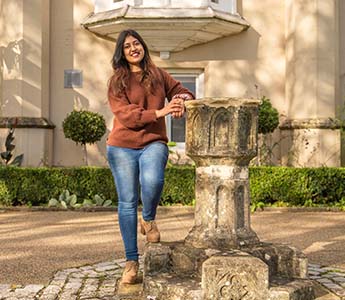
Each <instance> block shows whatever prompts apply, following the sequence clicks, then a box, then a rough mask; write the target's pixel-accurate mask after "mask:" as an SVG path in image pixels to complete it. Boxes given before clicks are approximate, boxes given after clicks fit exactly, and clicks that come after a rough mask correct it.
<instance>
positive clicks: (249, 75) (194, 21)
mask: <svg viewBox="0 0 345 300" xmlns="http://www.w3.org/2000/svg"><path fill="white" fill-rule="evenodd" d="M0 24H1V26H0V59H1V64H0V66H1V68H0V127H1V128H0V141H1V147H2V148H1V151H3V150H4V147H3V144H4V141H5V137H6V134H7V129H6V128H5V127H6V126H7V125H8V123H9V122H11V120H12V119H11V118H12V117H19V123H18V128H17V129H16V131H15V144H16V154H20V153H24V165H26V166H42V165H53V166H74V165H83V164H84V162H83V154H82V153H83V152H82V148H81V147H80V146H77V145H76V144H75V143H74V142H73V141H71V140H67V139H66V138H65V137H64V134H63V131H62V121H63V120H64V118H65V117H66V115H67V114H68V113H69V112H71V111H72V110H73V108H74V107H77V108H83V109H88V110H91V111H95V112H99V113H101V114H102V115H104V117H105V118H106V121H107V126H108V130H110V129H111V125H112V113H111V112H110V110H109V108H108V104H107V99H106V89H107V80H108V78H109V76H110V75H111V72H112V70H111V65H110V60H111V57H112V54H113V50H114V46H115V39H116V36H117V33H118V32H119V31H121V30H122V29H125V28H129V27H130V28H133V29H136V30H137V31H138V32H139V33H141V34H142V35H143V37H144V39H145V40H146V41H147V43H148V45H149V47H150V49H151V55H152V57H153V59H154V61H155V63H156V64H157V65H158V66H160V67H163V68H165V69H167V70H168V71H169V72H171V73H172V74H173V75H174V76H175V77H176V78H177V79H179V80H181V81H182V82H183V83H184V84H186V85H187V86H188V87H189V88H191V89H193V90H194V91H195V93H196V95H197V97H198V98H202V97H222V96H226V97H228V96H235V97H254V98H255V97H261V96H266V97H268V98H270V99H271V102H272V103H273V105H274V106H275V107H276V108H277V109H278V110H279V113H280V129H278V130H276V132H275V133H274V135H273V137H272V138H271V139H270V140H271V143H272V144H271V147H272V148H273V152H274V157H273V160H274V161H275V162H276V163H277V164H279V163H281V164H283V165H294V166H341V165H343V164H344V163H343V157H344V155H342V152H343V150H342V149H343V147H342V136H341V131H340V129H339V128H338V127H337V124H336V122H334V119H336V118H341V117H342V115H343V107H344V103H343V102H344V101H343V99H344V96H345V80H344V74H345V32H344V31H345V3H344V1H342V0H283V1H277V0H262V1H252V0H194V1H188V0H123V1H117V0H95V1H91V0H0ZM167 123H168V128H169V135H170V137H171V139H172V140H174V141H177V142H179V146H178V147H179V149H183V140H184V129H183V126H184V124H183V123H181V122H176V121H174V120H170V119H168V120H167ZM105 140H106V136H104V138H103V139H102V141H100V142H99V143H97V144H95V145H91V146H88V153H89V164H90V165H106V158H105Z"/></svg>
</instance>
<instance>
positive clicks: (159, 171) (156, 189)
mask: <svg viewBox="0 0 345 300" xmlns="http://www.w3.org/2000/svg"><path fill="white" fill-rule="evenodd" d="M168 156H169V149H168V146H167V145H166V144H163V143H159V142H155V143H152V144H150V145H148V146H146V147H145V148H144V149H143V151H142V153H141V155H140V158H139V181H140V185H141V201H142V203H143V211H142V217H143V219H144V221H153V220H154V219H155V217H156V210H157V206H158V203H159V200H160V198H161V194H162V191H163V185H164V171H165V166H166V164H167V161H168Z"/></svg>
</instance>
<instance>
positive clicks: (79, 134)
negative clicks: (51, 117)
mask: <svg viewBox="0 0 345 300" xmlns="http://www.w3.org/2000/svg"><path fill="white" fill-rule="evenodd" d="M62 128H63V132H64V134H65V137H66V138H68V139H71V140H72V141H74V142H75V143H76V144H81V145H82V146H83V147H84V154H85V161H86V164H88V162H87V149H86V144H94V143H96V142H98V141H100V140H101V138H102V136H103V135H104V134H105V132H106V129H107V127H106V124H105V120H104V117H103V116H102V115H100V114H98V113H94V112H91V111H87V110H79V111H78V110H74V111H72V112H71V113H70V114H68V115H67V117H66V118H65V119H64V121H63V123H62Z"/></svg>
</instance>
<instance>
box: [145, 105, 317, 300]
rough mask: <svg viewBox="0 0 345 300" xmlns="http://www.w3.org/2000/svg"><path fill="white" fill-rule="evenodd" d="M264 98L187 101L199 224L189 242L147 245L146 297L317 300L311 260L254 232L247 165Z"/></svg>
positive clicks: (188, 143) (159, 299)
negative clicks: (310, 268) (312, 279)
mask: <svg viewBox="0 0 345 300" xmlns="http://www.w3.org/2000/svg"><path fill="white" fill-rule="evenodd" d="M259 104H260V101H259V100H255V99H242V98H207V99H201V100H193V101H188V102H186V107H187V126H186V152H187V155H188V156H190V157H191V158H192V159H193V160H194V162H195V164H196V183H195V197H196V206H195V216H194V226H193V228H192V229H191V230H190V232H189V234H188V235H187V237H186V238H185V240H184V241H177V242H173V243H164V242H162V243H159V244H147V245H146V248H145V255H144V278H143V284H144V294H145V295H150V296H152V297H153V298H154V299H156V300H290V299H291V300H312V299H315V296H314V290H313V283H312V282H311V281H309V280H308V274H307V265H308V263H307V259H306V257H305V255H303V253H301V252H300V251H298V250H297V249H295V248H293V247H289V246H287V245H281V244H272V243H264V242H261V241H260V240H259V238H258V237H257V235H256V233H255V232H254V231H253V230H252V229H251V226H250V195H249V171H248V165H249V162H250V160H251V159H253V158H254V157H255V156H256V154H257V136H258V134H257V133H258V105H259Z"/></svg>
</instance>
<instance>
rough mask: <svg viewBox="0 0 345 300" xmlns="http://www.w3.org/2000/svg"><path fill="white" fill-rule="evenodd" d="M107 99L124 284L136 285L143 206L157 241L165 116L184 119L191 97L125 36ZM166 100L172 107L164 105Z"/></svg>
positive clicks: (131, 35) (147, 229) (144, 229)
mask: <svg viewBox="0 0 345 300" xmlns="http://www.w3.org/2000/svg"><path fill="white" fill-rule="evenodd" d="M112 66H113V70H114V74H113V75H112V77H111V78H110V80H109V89H108V100H109V104H110V107H111V110H112V112H113V113H114V116H115V117H114V123H113V129H112V131H111V133H110V135H109V137H108V140H107V156H108V161H109V165H110V168H111V171H112V174H113V177H114V181H115V185H116V190H117V194H118V201H119V202H118V215H119V224H120V231H121V236H122V240H123V243H124V246H125V252H126V259H127V261H126V266H125V270H124V272H123V275H122V280H121V281H122V283H128V284H131V283H135V281H136V278H137V273H138V267H139V264H138V257H139V255H138V246H137V207H138V200H139V187H140V198H141V201H142V204H143V210H142V219H141V221H140V227H141V228H140V231H141V233H142V234H144V235H146V240H147V241H148V242H153V243H154V242H159V241H160V233H159V230H158V228H157V224H156V222H155V217H156V210H157V206H158V202H159V200H160V197H161V193H162V189H163V183H164V169H165V166H166V163H167V159H168V154H169V151H168V147H167V145H166V143H167V141H168V139H167V136H166V128H165V118H164V117H165V116H166V115H169V114H170V115H172V117H174V118H180V117H182V116H183V113H184V104H183V102H184V101H185V100H190V99H193V98H194V96H193V94H192V93H191V92H190V91H189V90H187V89H186V88H184V87H183V86H182V85H181V84H180V82H178V81H176V80H174V79H173V78H172V77H171V76H170V75H169V74H168V73H167V72H165V71H164V70H162V69H159V68H158V67H156V66H155V65H154V64H153V62H152V60H151V58H150V55H149V51H148V48H147V46H146V44H145V42H144V40H143V39H142V38H141V36H140V35H139V34H138V33H137V32H136V31H134V30H125V31H122V32H121V33H120V34H119V36H118V39H117V43H116V48H115V53H114V56H113V59H112ZM165 98H167V99H168V101H169V103H168V104H167V105H165Z"/></svg>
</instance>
